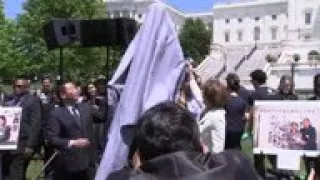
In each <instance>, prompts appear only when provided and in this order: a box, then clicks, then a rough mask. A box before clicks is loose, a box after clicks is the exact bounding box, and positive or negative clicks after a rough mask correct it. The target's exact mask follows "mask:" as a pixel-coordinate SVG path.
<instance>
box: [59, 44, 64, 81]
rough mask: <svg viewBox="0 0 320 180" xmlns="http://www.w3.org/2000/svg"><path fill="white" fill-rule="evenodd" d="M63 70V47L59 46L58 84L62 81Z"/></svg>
mask: <svg viewBox="0 0 320 180" xmlns="http://www.w3.org/2000/svg"><path fill="white" fill-rule="evenodd" d="M63 70H64V61H63V47H60V59H59V84H60V85H62V83H63V81H64V77H63Z"/></svg>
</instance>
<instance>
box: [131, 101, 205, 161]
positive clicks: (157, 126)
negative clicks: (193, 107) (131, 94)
mask: <svg viewBox="0 0 320 180" xmlns="http://www.w3.org/2000/svg"><path fill="white" fill-rule="evenodd" d="M132 146H134V147H131V154H132V152H135V151H136V150H139V153H140V155H141V157H142V158H143V159H145V160H150V159H152V158H155V157H158V156H161V155H165V154H169V153H173V152H178V151H197V152H202V146H201V143H200V132H199V129H198V125H197V122H196V120H195V119H193V117H192V116H191V114H190V113H189V112H188V111H187V110H185V109H184V108H182V107H181V106H179V105H177V104H176V103H173V102H164V103H160V104H158V105H156V106H154V107H152V108H151V109H149V110H148V111H146V112H145V113H144V114H143V115H142V117H141V118H140V119H139V124H138V125H137V132H136V135H135V137H134V140H133V144H132Z"/></svg>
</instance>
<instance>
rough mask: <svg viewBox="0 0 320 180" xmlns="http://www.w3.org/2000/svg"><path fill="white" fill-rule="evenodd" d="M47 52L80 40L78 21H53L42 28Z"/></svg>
mask: <svg viewBox="0 0 320 180" xmlns="http://www.w3.org/2000/svg"><path fill="white" fill-rule="evenodd" d="M43 31H44V39H45V41H46V43H47V47H48V49H49V50H52V49H54V48H57V47H62V46H66V45H68V44H71V43H73V42H75V41H79V40H80V20H70V19H53V20H52V21H50V22H49V23H48V24H46V25H45V26H44V27H43Z"/></svg>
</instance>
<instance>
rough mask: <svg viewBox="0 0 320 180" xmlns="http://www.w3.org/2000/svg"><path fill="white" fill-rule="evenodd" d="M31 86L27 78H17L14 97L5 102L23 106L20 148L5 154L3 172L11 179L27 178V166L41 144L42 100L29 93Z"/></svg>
mask: <svg viewBox="0 0 320 180" xmlns="http://www.w3.org/2000/svg"><path fill="white" fill-rule="evenodd" d="M29 88H30V83H29V82H28V79H27V78H25V77H18V78H16V80H15V81H14V94H13V99H12V100H10V101H8V102H6V103H5V105H6V106H10V107H21V108H22V117H21V122H20V134H19V142H18V149H17V150H15V151H10V152H6V153H5V154H4V156H3V166H4V172H3V174H4V176H5V177H7V178H9V179H15V180H23V179H25V175H26V170H27V167H28V165H29V162H30V160H31V157H32V155H33V154H34V150H35V148H36V147H37V146H38V144H39V135H40V130H41V105H40V100H39V99H38V98H37V97H35V96H33V95H31V94H30V93H29Z"/></svg>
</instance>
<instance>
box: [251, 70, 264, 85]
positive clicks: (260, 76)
mask: <svg viewBox="0 0 320 180" xmlns="http://www.w3.org/2000/svg"><path fill="white" fill-rule="evenodd" d="M250 77H251V79H252V80H254V81H257V83H259V85H263V84H265V83H266V81H267V74H266V73H265V72H264V71H262V70H261V69H257V70H254V71H252V72H251V73H250Z"/></svg>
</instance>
